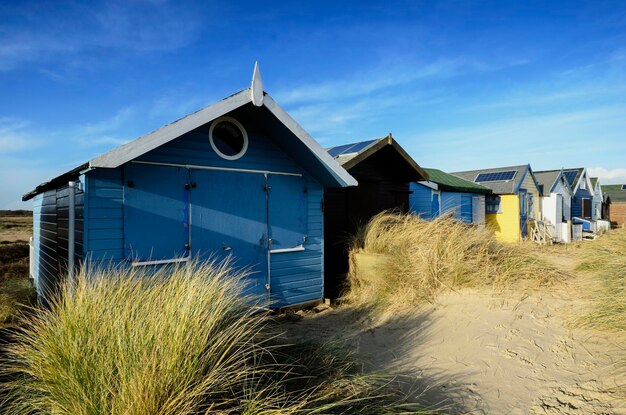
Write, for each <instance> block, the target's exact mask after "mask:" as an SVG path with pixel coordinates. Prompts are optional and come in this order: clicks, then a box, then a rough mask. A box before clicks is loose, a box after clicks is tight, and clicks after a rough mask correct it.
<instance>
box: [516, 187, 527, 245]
mask: <svg viewBox="0 0 626 415" xmlns="http://www.w3.org/2000/svg"><path fill="white" fill-rule="evenodd" d="M518 197H519V226H520V231H521V233H522V238H525V237H527V236H528V221H527V220H528V213H527V211H528V209H527V208H528V201H527V199H526V190H524V189H520V191H519V195H518Z"/></svg>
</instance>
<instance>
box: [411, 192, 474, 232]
mask: <svg viewBox="0 0 626 415" xmlns="http://www.w3.org/2000/svg"><path fill="white" fill-rule="evenodd" d="M411 191H412V192H413V193H411V195H410V196H409V202H410V210H411V212H413V213H416V214H418V215H420V216H421V217H422V218H424V219H434V218H436V217H437V216H438V213H439V212H433V202H432V196H433V192H434V190H432V189H431V188H429V187H427V186H424V185H422V184H420V183H415V182H414V183H411ZM440 194H441V206H440V209H439V210H440V211H441V213H442V214H445V213H449V212H451V213H452V216H453V218H455V219H458V220H461V221H463V222H465V223H472V203H473V199H472V198H473V197H474V196H482V195H480V194H474V193H463V192H445V191H441V192H440Z"/></svg>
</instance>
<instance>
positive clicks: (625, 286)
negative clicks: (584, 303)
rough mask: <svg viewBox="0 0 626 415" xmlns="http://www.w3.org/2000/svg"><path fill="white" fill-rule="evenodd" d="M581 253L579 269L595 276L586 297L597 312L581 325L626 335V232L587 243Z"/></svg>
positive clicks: (618, 231)
mask: <svg viewBox="0 0 626 415" xmlns="http://www.w3.org/2000/svg"><path fill="white" fill-rule="evenodd" d="M579 251H580V252H579V253H577V256H578V258H579V259H580V262H579V263H578V265H577V266H576V270H577V271H582V272H584V273H586V274H587V275H588V276H589V277H591V278H590V279H589V283H588V284H587V289H586V294H587V295H588V296H589V297H590V298H591V300H592V303H593V310H592V311H591V312H589V313H588V314H586V315H584V316H582V317H580V318H579V319H577V322H578V324H580V325H583V326H587V327H595V328H601V329H609V330H615V331H620V332H622V334H626V229H615V230H612V231H610V232H608V233H606V234H605V235H603V236H602V237H601V238H599V239H597V240H595V241H592V242H584V243H582V244H581V245H580V249H579Z"/></svg>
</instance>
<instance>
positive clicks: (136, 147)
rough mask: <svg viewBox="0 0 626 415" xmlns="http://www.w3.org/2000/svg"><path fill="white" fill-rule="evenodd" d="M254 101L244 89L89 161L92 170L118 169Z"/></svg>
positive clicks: (248, 91)
mask: <svg viewBox="0 0 626 415" xmlns="http://www.w3.org/2000/svg"><path fill="white" fill-rule="evenodd" d="M251 100H252V96H251V94H250V89H249V88H248V89H245V90H243V91H241V92H238V93H236V94H235V95H232V96H230V97H228V98H226V99H223V100H221V101H219V102H216V103H215V104H213V105H209V106H208V107H205V108H203V109H201V110H200V111H197V112H194V113H193V114H189V115H187V116H186V117H184V118H181V119H180V120H177V121H174V122H173V123H171V124H168V125H166V126H164V127H161V128H159V129H158V130H155V131H153V132H151V133H149V134H146V135H144V136H142V137H139V138H137V139H135V140H133V141H131V142H130V143H126V144H124V145H122V146H119V147H116V148H114V149H113V150H111V151H109V152H108V153H104V154H102V155H101V156H98V157H96V158H94V159H92V160H90V161H89V167H104V168H116V167H119V166H121V165H122V164H124V163H127V162H129V161H131V160H133V159H136V158H137V157H139V156H141V155H142V154H145V153H147V152H148V151H150V150H153V149H155V148H157V147H159V146H162V145H163V144H165V143H168V142H170V141H172V140H173V139H175V138H178V137H180V136H181V135H183V134H185V133H188V132H189V131H191V130H193V129H195V128H198V127H200V126H201V125H204V124H206V123H208V122H210V121H213V120H214V119H216V118H218V117H221V116H222V115H224V114H227V113H229V112H231V111H233V110H235V109H237V108H239V107H241V106H243V105H245V104H247V103H248V102H250V101H251Z"/></svg>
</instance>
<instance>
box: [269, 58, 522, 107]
mask: <svg viewBox="0 0 626 415" xmlns="http://www.w3.org/2000/svg"><path fill="white" fill-rule="evenodd" d="M525 63H526V62H525V61H518V62H513V63H510V64H509V65H522V64H525ZM502 67H503V66H501V65H489V64H486V63H484V62H480V61H477V60H472V59H462V58H457V59H438V60H436V61H435V62H431V63H427V64H414V63H406V62H395V63H394V62H390V63H385V64H384V65H381V66H380V67H379V68H378V69H376V70H372V71H366V72H362V73H354V74H352V75H351V76H349V77H347V78H344V79H335V80H330V81H322V82H320V83H317V84H310V85H304V86H299V87H295V88H290V89H289V90H284V91H278V93H277V94H276V96H277V98H278V99H279V100H280V102H281V103H283V104H295V103H307V102H317V101H332V100H341V99H347V98H353V97H358V96H363V95H368V94H372V93H375V92H381V91H384V90H389V89H392V88H395V87H399V86H403V85H409V84H412V83H416V82H418V81H422V80H427V79H436V78H446V77H451V76H455V75H460V74H463V73H466V72H482V71H490V70H498V69H501V68H502Z"/></svg>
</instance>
